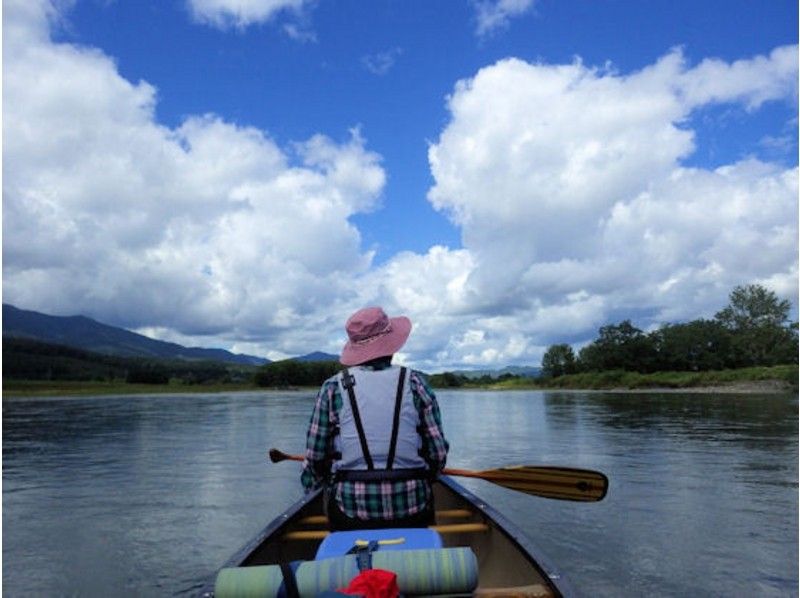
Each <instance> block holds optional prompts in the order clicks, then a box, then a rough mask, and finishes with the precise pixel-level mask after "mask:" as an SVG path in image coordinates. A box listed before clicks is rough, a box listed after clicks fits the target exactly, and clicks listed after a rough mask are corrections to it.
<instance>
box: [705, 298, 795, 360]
mask: <svg viewBox="0 0 800 598" xmlns="http://www.w3.org/2000/svg"><path fill="white" fill-rule="evenodd" d="M729 299H730V303H729V304H728V306H727V307H725V308H724V309H722V310H721V311H719V312H718V313H717V314H716V315H715V316H714V318H715V319H716V321H718V322H719V323H720V324H721V325H722V326H724V327H725V328H726V329H727V330H728V331H730V333H731V334H732V337H733V347H732V363H731V364H730V365H732V366H734V367H743V366H754V365H776V364H779V363H792V362H795V363H796V362H797V327H796V326H794V325H791V324H790V322H789V310H790V308H791V305H790V304H789V302H788V301H787V300H785V299H783V300H781V299H778V296H777V295H776V294H775V293H774V292H773V291H770V290H769V289H767V288H765V287H763V286H761V285H758V284H751V285H746V286H737V287H736V288H735V289H734V290H733V291H732V292H731V294H730V297H729Z"/></svg>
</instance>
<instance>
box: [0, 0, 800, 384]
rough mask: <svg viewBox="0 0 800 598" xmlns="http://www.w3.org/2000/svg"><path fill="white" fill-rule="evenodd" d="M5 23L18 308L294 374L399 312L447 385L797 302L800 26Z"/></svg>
mask: <svg viewBox="0 0 800 598" xmlns="http://www.w3.org/2000/svg"><path fill="white" fill-rule="evenodd" d="M3 8H4V52H3V62H4V90H7V91H6V93H4V173H5V177H4V214H3V215H4V251H3V253H4V261H3V266H4V268H3V271H4V274H3V283H4V284H3V291H4V301H7V302H11V303H13V304H15V305H17V306H18V307H22V308H29V309H37V310H40V311H44V312H46V313H55V314H74V313H83V314H86V315H90V316H93V317H96V318H98V319H101V320H102V321H105V322H108V323H111V324H117V325H123V326H126V327H129V328H132V329H135V330H139V331H141V332H144V333H147V334H150V335H153V336H157V337H160V338H165V339H168V340H175V341H177V342H183V343H186V344H195V345H204V346H224V347H225V348H230V349H233V350H239V351H243V352H249V353H255V354H259V355H268V356H270V357H272V358H279V357H282V356H287V355H294V354H299V353H304V352H309V351H312V350H318V349H321V350H327V351H331V352H337V351H338V348H339V347H340V345H341V342H342V341H343V333H342V324H343V321H344V319H345V318H346V317H347V316H348V315H349V313H351V312H352V311H353V310H355V309H357V308H359V307H361V306H363V305H369V304H376V303H380V304H383V305H384V306H385V307H386V309H387V311H389V312H390V313H405V314H407V315H409V316H410V317H412V320H414V322H415V324H416V325H417V326H416V333H415V334H414V335H412V339H411V340H410V341H409V345H408V346H407V348H408V351H407V353H404V354H403V355H402V356H401V358H402V359H404V360H405V361H406V362H408V363H411V364H414V365H419V366H420V367H424V368H426V369H428V370H438V369H446V368H450V367H481V366H503V365H507V364H510V363H516V364H536V363H538V361H539V359H540V358H541V354H542V352H543V351H544V350H545V349H546V347H547V346H548V345H549V344H552V343H554V342H570V343H573V344H574V346H575V347H576V348H578V347H580V345H581V344H582V343H585V342H586V341H588V340H591V338H593V337H594V335H595V334H596V331H597V328H598V327H599V326H600V325H603V324H606V323H609V322H611V321H619V320H620V319H622V318H624V317H631V318H633V319H634V323H636V324H637V325H639V326H640V327H642V328H644V329H647V328H648V327H653V326H657V325H659V324H660V323H663V322H667V321H680V320H687V319H694V318H696V317H710V316H711V315H713V313H714V312H715V311H716V310H718V309H720V308H721V307H722V306H724V304H725V302H726V299H727V294H728V292H729V291H730V290H731V289H732V288H733V286H735V285H736V284H746V283H751V282H758V283H760V284H765V285H767V286H768V287H770V288H772V289H773V290H775V291H776V292H777V293H778V294H779V295H781V296H783V297H788V298H791V299H792V300H793V302H794V301H795V298H796V294H797V243H796V238H797V201H796V200H797V109H796V106H797V46H796V44H797V22H798V14H797V3H796V2H788V1H770V2H764V3H755V2H750V1H747V2H732V1H725V2H722V1H720V2H711V1H704V2H700V3H697V2H674V1H673V2H659V1H648V2H637V1H621V0H620V1H608V2H599V1H597V2H588V1H562V2H556V1H544V0H539V1H538V2H533V1H529V0H503V1H500V2H494V1H485V2H483V1H482V2H471V1H463V2H462V1H456V0H452V1H448V2H444V1H441V2H421V1H411V2H389V1H386V2H381V1H375V2H355V1H347V2H330V1H317V2H305V1H303V0H263V1H259V0H250V1H237V2H234V1H233V0H230V1H228V0H186V1H178V0H176V1H160V2H155V1H154V2H122V1H116V2H114V1H108V0H102V1H101V0H83V1H81V0H77V1H75V2H59V3H56V4H50V3H48V2H45V1H44V0H37V1H36V2H23V1H22V0H15V1H10V2H4V7H3ZM9 123H11V124H9ZM54 131H58V133H56V134H54V133H53V132H54ZM15 166H19V168H15ZM309 214H310V215H311V216H309ZM32 239H35V241H32ZM756 248H757V255H755V253H754V252H755V251H756Z"/></svg>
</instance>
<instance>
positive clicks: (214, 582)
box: [199, 475, 575, 598]
mask: <svg viewBox="0 0 800 598" xmlns="http://www.w3.org/2000/svg"><path fill="white" fill-rule="evenodd" d="M434 498H435V505H436V525H435V526H433V527H432V529H434V530H435V531H436V532H438V533H437V534H433V535H435V536H437V537H438V538H440V540H441V548H439V549H434V550H429V551H427V552H426V553H422V552H421V551H413V550H406V551H403V550H399V551H398V552H394V553H393V552H391V551H389V550H383V549H381V547H380V546H379V547H378V550H377V551H376V552H375V553H373V555H374V557H373V559H374V560H373V567H375V568H383V569H389V570H392V571H398V582H399V583H400V590H401V592H402V593H403V594H412V593H415V592H412V591H408V590H407V591H405V592H404V591H403V589H404V588H403V583H402V580H401V574H400V573H399V571H400V569H398V568H393V566H392V565H389V566H387V565H386V563H389V562H391V563H395V562H397V561H396V559H398V558H401V557H403V556H405V557H409V558H410V556H412V555H416V556H417V560H414V561H413V562H414V563H417V565H416V567H417V568H418V569H419V568H425V567H427V566H428V564H429V563H434V564H432V565H430V566H431V567H434V568H437V567H438V568H439V569H441V567H440V565H441V563H438V564H437V563H435V562H434V561H436V560H437V559H439V560H442V559H451V560H452V559H453V558H455V559H460V560H459V562H460V563H462V564H463V563H466V565H463V567H465V569H464V572H463V575H465V576H467V577H470V576H472V577H471V578H470V579H471V581H466V582H465V583H467V584H469V585H471V586H472V587H468V586H467V587H465V588H461V589H454V588H452V587H449V589H448V590H447V591H446V593H447V594H448V595H459V594H460V595H467V596H470V595H471V596H477V597H479V598H492V597H496V598H499V597H501V596H503V597H520V598H523V597H530V598H545V597H558V596H574V595H575V591H574V590H573V588H572V587H571V585H570V583H569V581H568V580H567V579H566V578H565V577H564V576H562V575H561V574H560V572H559V571H558V569H557V568H556V567H555V566H553V564H552V563H551V562H550V561H549V560H548V559H547V558H546V557H545V556H544V555H543V554H542V552H541V551H540V550H539V549H538V548H536V546H535V545H534V544H533V542H532V540H531V539H529V538H528V537H526V535H525V534H524V533H523V532H522V531H521V530H520V529H519V528H518V527H517V526H516V525H514V524H513V523H512V522H510V521H509V520H508V519H506V518H505V517H504V516H503V515H501V514H500V513H499V512H497V511H496V510H495V509H494V508H492V507H491V506H489V505H488V504H486V503H485V502H484V501H483V500H481V499H480V498H478V497H477V496H475V495H474V494H473V493H471V492H470V491H469V490H467V489H466V488H464V487H463V486H461V485H460V484H458V483H457V482H455V481H454V480H453V479H452V478H450V477H449V476H444V475H443V476H440V477H439V478H438V480H437V482H436V483H435V484H434ZM326 525H327V519H326V517H325V516H324V514H323V495H322V493H321V492H319V491H318V492H314V493H310V494H308V495H306V496H305V497H304V498H303V499H301V500H299V501H298V502H296V503H295V504H294V505H292V506H291V507H289V509H287V510H286V511H285V512H284V513H283V514H281V515H279V516H278V517H276V518H275V519H274V520H273V521H272V522H271V523H270V524H269V525H267V527H265V528H264V529H263V530H262V531H261V533H259V534H258V536H256V537H255V538H254V539H253V540H251V541H250V542H248V543H247V544H246V545H245V546H244V547H242V548H241V550H239V551H238V552H237V553H236V554H235V555H234V556H232V557H231V558H230V559H229V560H228V562H227V563H225V565H224V566H223V567H222V568H221V569H220V571H219V572H218V573H217V575H216V576H215V577H214V578H213V579H211V580H209V582H208V583H207V584H206V586H205V587H204V588H203V590H202V591H201V593H200V594H199V595H200V596H202V597H203V598H212V597H214V596H217V597H218V598H219V597H220V596H221V595H223V590H222V588H223V587H225V591H224V595H225V596H228V595H242V596H245V595H256V594H261V595H265V594H266V595H269V594H270V592H272V595H277V591H272V590H266V591H265V590H264V589H263V588H261V589H259V590H258V592H255V593H252V594H249V593H248V591H241V592H239V593H238V594H237V591H235V590H234V591H232V590H231V588H232V587H236V584H235V583H232V582H231V580H232V579H234V580H235V579H236V578H237V576H238V577H240V578H243V579H247V578H248V577H249V578H251V579H250V581H247V582H246V583H250V584H252V583H254V582H253V581H252V579H256V578H257V580H258V581H257V582H255V583H259V584H262V585H263V584H265V583H267V581H265V580H266V579H267V577H268V576H269V575H278V576H280V575H282V572H281V571H280V570H279V568H278V567H277V565H279V564H281V563H284V564H285V563H291V562H295V563H297V562H302V563H303V564H302V565H301V566H307V567H314V566H316V565H317V564H319V565H320V566H321V564H322V563H325V565H326V566H329V564H330V562H333V563H334V564H338V563H337V560H336V559H333V560H329V561H321V560H315V557H316V556H317V551H318V550H320V551H322V549H321V548H320V545H321V543H322V542H323V540H324V539H325V538H328V540H326V543H330V541H331V540H334V539H336V538H335V536H337V535H339V534H342V535H344V534H347V533H350V534H352V533H353V532H344V534H343V533H342V532H337V534H334V535H333V536H331V534H330V532H329V531H328V530H327V529H326ZM382 531H386V532H388V531H389V530H382ZM407 531H409V533H413V532H411V531H410V530H407ZM422 531H423V532H426V533H431V532H429V531H428V530H422ZM392 532H394V530H392ZM358 533H360V534H362V535H363V534H368V533H369V532H366V531H364V532H358ZM421 533H422V532H421ZM383 537H385V536H383ZM402 541H403V540H402V539H399V540H397V541H390V540H387V541H386V543H387V544H389V543H392V542H402ZM399 548H402V546H400V547H399ZM412 548H414V547H413V546H412ZM420 554H425V556H424V557H419V555H420ZM464 554H467V555H468V558H467V559H466V560H464V558H463V557H464ZM470 555H474V558H473V557H472V556H470ZM434 557H435V558H434ZM440 557H441V558H440ZM344 558H347V557H341V559H344ZM350 558H351V559H353V558H354V557H350ZM419 558H423V561H420V560H419ZM341 559H339V560H341ZM380 559H383V560H380ZM387 559H390V560H387ZM391 559H395V560H391ZM406 560H408V558H407V559H406ZM420 563H424V565H420ZM445 564H446V565H447V566H448V567H449V564H448V563H445ZM343 566H344V564H343ZM348 566H353V565H352V561H351V562H350V563H349V564H348ZM398 566H399V567H405V568H406V569H407V568H408V566H409V565H408V563H400V564H399V565H398ZM412 568H413V567H412ZM472 569H474V571H473V570H472ZM356 573H357V570H356ZM326 574H327V573H326ZM406 574H407V573H404V575H406ZM426 574H427V573H426ZM314 575H316V577H317V578H318V577H319V572H316V573H314ZM412 575H413V572H412ZM420 575H422V573H420ZM232 576H233V577H232ZM278 579H279V580H280V579H281V577H278ZM215 586H216V588H215ZM345 586H347V583H344V584H342V585H341V586H338V587H330V588H317V590H318V591H321V590H335V589H338V588H339V587H345ZM475 586H477V587H475ZM437 587H438V586H437ZM215 589H216V590H218V591H217V592H216V593H215ZM249 592H252V588H251V589H250V590H249ZM419 593H424V594H427V595H436V593H442V592H441V590H438V591H436V592H434V591H433V590H430V591H421V592H419ZM301 595H302V596H303V597H304V598H305V595H306V594H305V593H303V592H301ZM311 595H314V593H312V594H311Z"/></svg>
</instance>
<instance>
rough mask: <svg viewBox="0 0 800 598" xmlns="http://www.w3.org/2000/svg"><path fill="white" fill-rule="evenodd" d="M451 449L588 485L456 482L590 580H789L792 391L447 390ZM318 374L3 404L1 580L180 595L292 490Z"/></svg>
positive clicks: (601, 585)
mask: <svg viewBox="0 0 800 598" xmlns="http://www.w3.org/2000/svg"><path fill="white" fill-rule="evenodd" d="M439 395H440V404H441V407H442V413H443V418H444V427H445V431H446V434H447V436H448V438H449V439H450V442H451V457H450V464H451V465H452V466H455V467H467V468H476V469H480V468H489V467H496V466H499V465H505V464H514V463H531V464H536V463H540V464H560V465H573V466H578V467H588V468H593V469H599V470H601V471H603V472H605V473H606V474H607V475H608V476H609V478H610V480H611V488H610V491H609V495H608V497H607V498H606V499H605V500H604V501H602V502H600V503H593V504H583V503H569V502H562V501H553V500H544V499H538V498H535V497H530V496H527V495H523V494H520V493H517V492H512V491H509V490H506V489H503V488H500V487H497V486H493V485H491V484H488V483H486V482H481V481H479V480H464V482H463V483H464V485H466V486H468V487H469V488H471V489H472V490H473V491H475V492H476V493H478V494H479V495H480V496H482V497H484V498H485V499H486V500H487V501H489V502H490V503H491V504H492V505H494V506H496V507H497V508H499V509H500V510H501V511H502V512H504V514H506V515H507V516H508V517H509V518H510V519H511V520H513V521H515V522H518V523H519V524H520V525H521V526H522V527H523V528H524V530H525V531H526V532H527V533H528V534H529V535H530V536H531V537H532V538H534V539H535V540H536V542H537V543H538V544H540V545H541V546H542V547H543V548H544V549H545V552H546V553H547V554H548V555H549V556H550V557H551V559H552V560H553V561H555V562H556V563H558V564H559V565H560V566H561V567H562V568H563V569H564V570H565V572H566V573H567V574H568V575H569V576H570V577H571V578H572V580H573V582H574V584H575V585H576V586H577V587H578V588H583V589H584V590H585V591H586V593H588V594H594V595H616V596H641V595H669V596H680V595H690V594H691V595H695V594H699V595H742V594H748V595H759V596H786V595H796V593H797V568H796V566H797V556H798V555H797V529H798V519H797V512H798V510H797V462H798V437H797V397H796V396H789V395H786V396H778V395H685V394H680V393H664V394H632V393H617V394H612V393H594V392H592V393H563V392H560V393H531V392H503V393H490V392H469V391H458V392H455V391H452V392H441V393H439ZM312 402H313V393H292V392H288V393H242V394H235V395H205V396H203V395H183V396H180V395H179V396H170V397H164V396H153V397H104V398H62V399H22V400H16V399H15V400H11V401H4V404H3V532H4V534H3V540H4V541H3V564H4V567H3V585H4V589H5V590H6V593H7V594H8V595H28V594H30V595H86V596H96V595H115V596H124V595H131V596H134V595H148V596H149V595H170V594H175V595H180V594H191V593H192V591H193V590H196V589H197V588H198V587H199V585H200V584H201V583H202V582H203V581H204V579H205V577H206V576H207V575H208V574H209V573H210V572H212V571H213V570H214V569H215V568H216V567H217V566H218V565H219V564H221V563H222V562H224V561H225V559H227V557H228V556H230V554H232V553H233V552H234V551H235V550H237V549H238V548H239V547H240V546H241V545H242V544H243V543H244V542H245V541H247V540H248V539H249V538H251V537H252V536H254V535H255V534H256V533H257V532H258V531H259V530H260V529H261V527H262V526H263V525H265V524H266V523H267V522H268V521H269V520H270V519H271V518H272V517H274V516H276V515H278V514H279V513H280V512H281V511H282V510H283V509H284V508H286V506H288V505H289V504H290V503H291V502H292V501H294V500H296V499H297V498H299V497H300V495H301V489H300V485H299V479H298V475H299V467H298V466H297V464H296V463H284V464H281V465H269V464H268V463H267V460H266V450H267V449H268V448H269V447H270V446H277V447H280V448H282V449H284V450H286V451H287V452H300V451H301V450H302V447H303V444H304V439H305V428H306V425H307V423H308V417H309V415H310V411H311V406H312Z"/></svg>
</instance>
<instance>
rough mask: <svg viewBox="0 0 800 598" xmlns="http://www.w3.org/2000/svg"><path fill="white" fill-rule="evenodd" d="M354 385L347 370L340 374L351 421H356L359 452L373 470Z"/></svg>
mask: <svg viewBox="0 0 800 598" xmlns="http://www.w3.org/2000/svg"><path fill="white" fill-rule="evenodd" d="M355 385H356V379H355V378H354V377H353V375H352V374H351V373H350V372H348V371H347V368H345V369H344V371H343V372H342V386H344V388H345V390H346V391H347V397H348V398H349V399H350V410H351V411H352V412H353V419H355V421H356V431H357V432H358V441H359V442H360V443H361V452H362V453H364V460H365V461H366V462H367V469H370V470H371V469H375V464H374V463H373V462H372V455H370V454H369V447H368V446H367V437H366V435H365V434H364V425H363V424H362V423H361V414H360V413H359V412H358V402H357V401H356V393H355V392H354V391H353V387H354V386H355Z"/></svg>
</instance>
